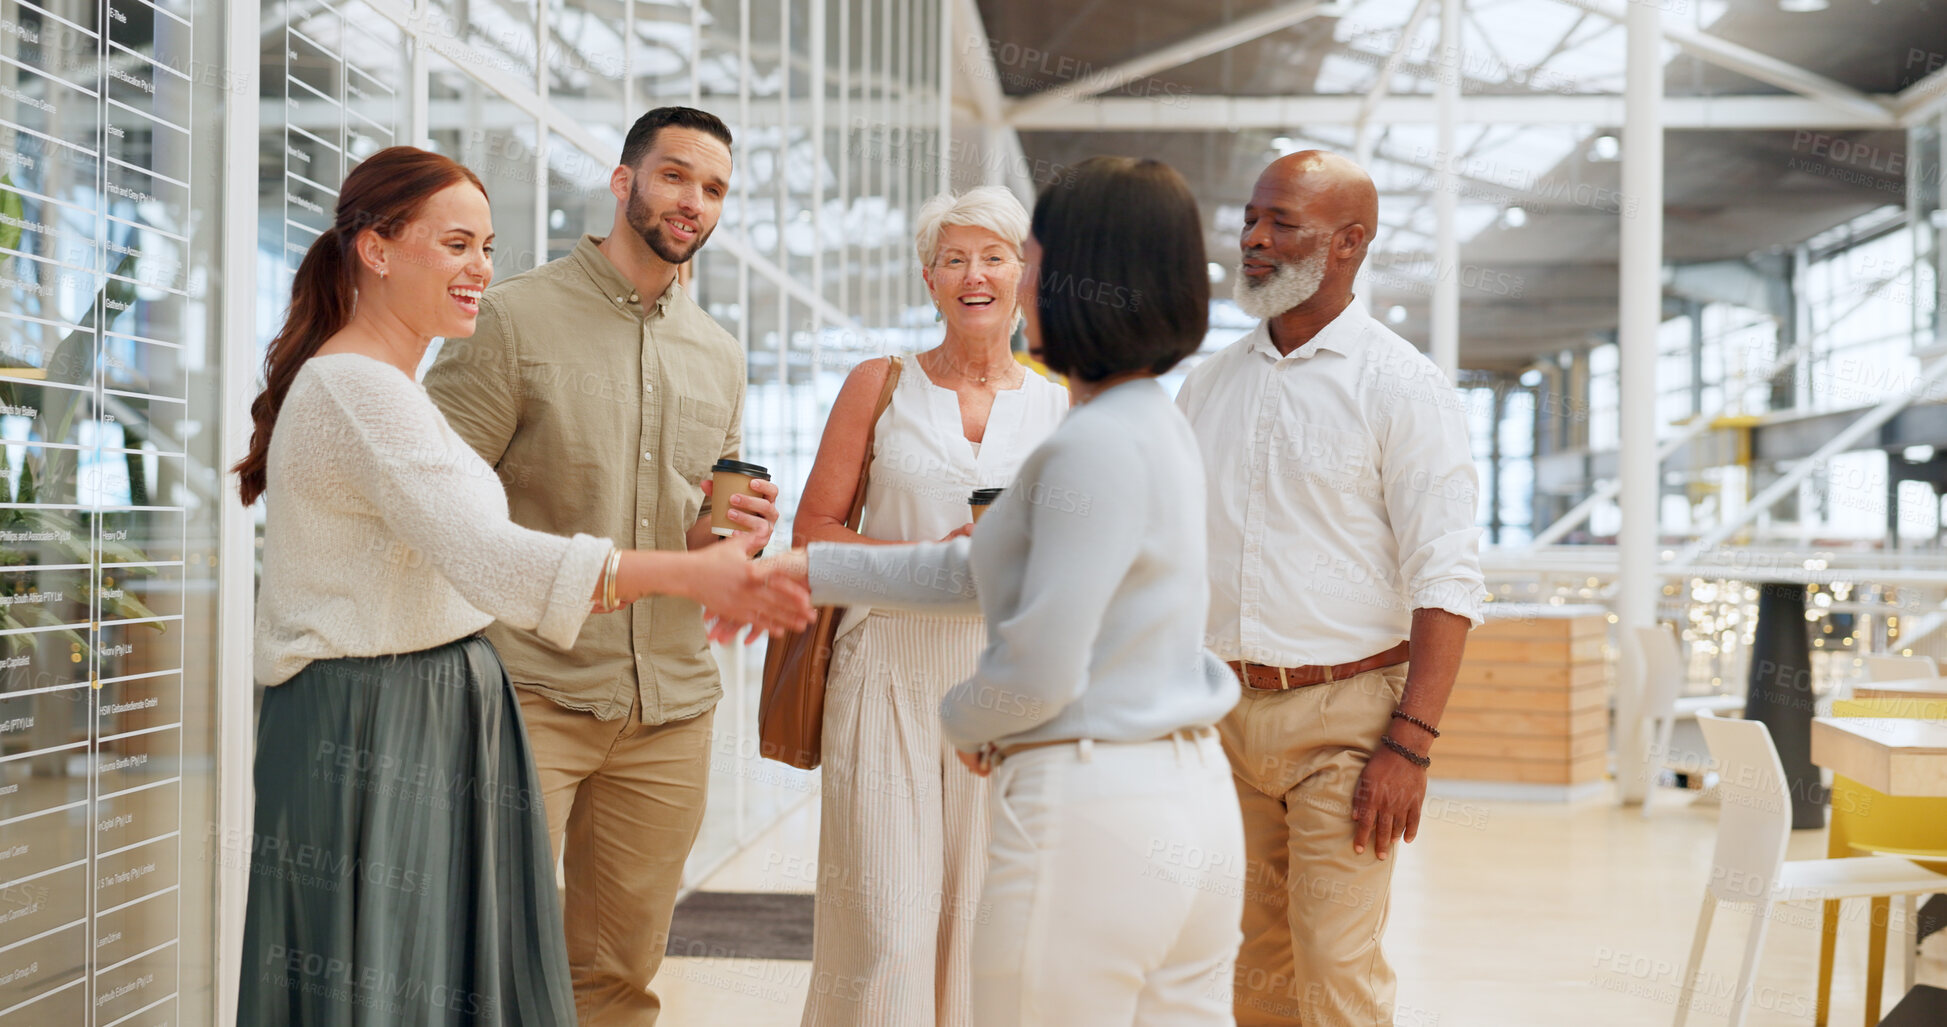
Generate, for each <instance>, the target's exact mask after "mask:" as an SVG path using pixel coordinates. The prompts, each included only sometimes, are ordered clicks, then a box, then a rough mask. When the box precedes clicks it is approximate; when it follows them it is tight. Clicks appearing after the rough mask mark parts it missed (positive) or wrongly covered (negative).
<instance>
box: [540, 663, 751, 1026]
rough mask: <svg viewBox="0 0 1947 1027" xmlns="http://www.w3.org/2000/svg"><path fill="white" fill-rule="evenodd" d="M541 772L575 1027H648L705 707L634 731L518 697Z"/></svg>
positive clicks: (683, 853) (691, 824) (689, 821)
mask: <svg viewBox="0 0 1947 1027" xmlns="http://www.w3.org/2000/svg"><path fill="white" fill-rule="evenodd" d="M516 691H517V692H518V693H519V695H520V700H521V714H522V716H523V717H525V718H526V720H527V736H528V739H529V741H530V742H531V743H532V746H533V749H534V763H535V766H536V769H538V770H539V771H540V779H541V794H542V797H543V802H544V803H545V804H546V806H547V811H548V838H549V839H550V840H551V841H552V842H553V843H554V854H555V856H556V858H559V859H561V860H562V862H563V864H564V870H565V874H566V877H567V886H568V887H567V891H568V895H567V901H566V903H565V904H564V907H563V915H564V919H565V920H566V921H567V935H568V968H569V971H570V972H571V973H572V974H573V976H574V982H575V1012H576V1014H577V1015H578V1016H579V1018H580V1020H581V1024H582V1027H610V1025H621V1024H627V1025H629V1027H649V1025H653V1024H654V1023H655V1022H656V1017H657V1016H658V1015H659V1014H660V1013H661V1011H662V1000H661V999H659V998H657V997H656V993H655V992H653V991H651V990H650V989H649V982H650V981H651V980H652V979H653V978H654V977H655V976H656V969H657V968H658V967H660V966H661V965H662V961H663V951H664V950H665V949H666V948H667V947H668V944H669V920H670V916H671V915H672V914H673V913H674V912H675V908H676V892H677V890H678V889H679V888H680V887H681V886H682V883H683V863H684V862H685V861H686V860H687V859H688V858H689V854H690V846H691V845H693V844H695V842H696V834H697V831H698V830H699V829H700V828H701V827H702V825H703V800H704V796H705V794H706V792H707V791H708V787H709V781H710V758H709V757H710V725H711V723H712V721H713V720H714V719H715V712H716V711H715V710H711V711H709V712H706V713H703V714H701V715H699V716H696V717H691V718H690V719H688V720H679V721H675V722H673V723H668V724H644V723H642V722H641V720H640V719H639V718H638V716H637V711H636V709H635V708H631V709H630V710H629V714H628V715H627V716H625V717H623V718H621V719H620V720H597V719H596V718H595V715H594V714H592V713H585V712H583V711H581V710H571V709H568V708H567V707H564V706H561V705H558V704H556V703H555V702H553V701H552V700H549V699H547V698H545V697H543V696H541V695H539V694H537V693H535V692H531V691H529V690H527V689H524V688H521V689H516Z"/></svg>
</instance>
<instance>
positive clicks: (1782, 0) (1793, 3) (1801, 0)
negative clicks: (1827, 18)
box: [1778, 0, 1831, 14]
mask: <svg viewBox="0 0 1947 1027" xmlns="http://www.w3.org/2000/svg"><path fill="white" fill-rule="evenodd" d="M1829 6H1831V5H1830V4H1828V3H1827V2H1826V0H1778V9H1779V10H1781V11H1784V12H1785V13H1787V14H1811V13H1812V12H1814V11H1823V10H1825V9H1826V8H1827V7H1829Z"/></svg>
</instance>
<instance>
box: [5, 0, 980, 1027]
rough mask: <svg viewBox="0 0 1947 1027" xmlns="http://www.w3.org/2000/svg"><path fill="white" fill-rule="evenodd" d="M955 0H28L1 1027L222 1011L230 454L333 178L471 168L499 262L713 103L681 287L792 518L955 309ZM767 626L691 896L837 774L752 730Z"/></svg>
mask: <svg viewBox="0 0 1947 1027" xmlns="http://www.w3.org/2000/svg"><path fill="white" fill-rule="evenodd" d="M939 16H940V10H939V5H937V4H935V3H932V2H930V0H928V2H925V3H920V4H912V3H908V2H905V0H697V2H694V3H692V2H650V0H417V2H412V3H399V2H394V0H347V2H334V0H283V2H276V3H265V4H261V5H224V4H219V3H216V2H215V0H0V332H3V333H4V334H0V1027H12V1025H15V1024H21V1025H26V1024H36V1025H38V1024H62V1025H70V1024H72V1025H80V1027H112V1025H115V1024H121V1023H140V1024H143V1025H151V1024H175V1023H192V1024H205V1023H211V1022H227V1020H228V1019H229V1011H230V1010H231V1008H232V1006H233V996H234V988H235V973H236V969H235V967H234V958H235V949H236V946H237V945H238V944H239V942H240V937H239V935H238V933H237V931H238V926H239V924H240V922H241V901H240V900H241V896H242V882H243V881H244V880H245V873H246V871H247V869H248V866H249V860H250V857H251V845H250V843H249V838H250V833H249V824H248V805H247V789H248V781H249V773H250V760H251V753H250V743H249V739H250V737H251V735H252V733H253V732H254V720H253V716H252V710H253V693H254V690H253V689H252V687H251V684H250V667H249V655H250V652H249V639H250V632H251V596H250V593H251V591H252V587H251V586H252V563H253V560H252V552H251V549H252V533H251V526H252V525H253V524H254V523H256V522H257V521H258V520H259V519H260V517H261V513H260V512H259V511H246V510H244V509H243V508H242V507H241V506H239V505H238V504H237V503H236V501H235V499H234V493H233V492H231V491H229V489H228V487H227V478H226V476H225V474H224V473H223V469H224V468H225V467H226V466H227V465H228V464H229V463H230V462H231V461H233V460H234V459H236V457H237V456H238V455H240V451H241V446H242V445H243V443H244V441H245V440H247V437H248V432H249V422H248V416H247V410H246V406H247V402H248V400H249V398H250V396H251V395H253V394H254V392H255V388H256V381H257V375H258V368H259V366H260V363H261V359H262V346H263V344H264V343H265V342H266V341H267V340H268V339H269V338H270V336H271V334H272V333H273V332H274V330H275V328H276V326H277V324H278V322H279V320H280V318H281V317H282V314H283V309H284V306H285V304H286V303H287V301H288V298H289V289H290V280H291V275H292V272H293V271H294V270H295V268H296V267H297V264H298V262H299V261H300V260H301V259H302V257H303V254H304V251H305V249H306V248H307V247H308V246H309V245H310V243H311V242H312V240H314V239H315V238H316V237H317V236H318V234H319V233H320V232H321V231H322V230H323V228H324V227H325V226H326V225H328V224H329V223H330V217H331V211H332V208H333V205H334V204H335V203H336V199H337V189H338V187H339V185H340V184H341V183H342V182H343V180H344V176H345V174H346V173H347V172H348V171H349V170H350V169H351V168H353V167H355V166H356V165H357V163H358V162H359V161H360V160H362V159H364V158H365V157H367V156H369V155H370V154H371V153H373V152H375V151H377V150H378V149H380V148H382V147H385V146H389V145H392V144H395V143H415V144H418V145H422V146H428V147H431V148H434V149H437V150H439V151H441V152H443V153H446V154H449V155H450V156H453V157H455V158H456V159H458V160H460V161H462V162H464V163H466V164H467V165H468V166H470V167H472V168H473V169H474V170H475V171H476V172H477V173H479V174H480V176H481V178H482V179H483V180H484V181H485V182H486V184H487V187H488V189H489V191H490V193H491V195H492V198H493V203H494V215H495V227H496V229H497V231H498V233H499V236H500V239H499V247H498V254H499V259H498V260H497V262H496V263H497V268H496V270H497V273H498V274H499V275H501V276H503V277H505V276H508V275H511V274H514V273H517V272H519V271H522V270H525V269H527V268H530V267H533V266H534V265H536V264H538V263H541V262H543V261H546V260H549V259H552V258H556V257H560V256H562V255H564V254H566V253H567V252H568V251H569V250H570V249H571V248H572V247H573V246H574V244H575V242H576V240H577V239H579V238H580V236H581V235H582V234H583V233H596V234H600V233H603V232H606V231H607V230H608V227H609V224H610V220H611V217H612V214H613V209H614V201H613V198H612V197H611V196H610V195H609V192H608V184H607V183H608V173H609V171H610V169H611V168H612V167H613V165H614V161H615V160H616V158H617V155H618V154H619V151H620V148H621V143H622V138H623V134H624V132H626V130H627V128H628V126H629V124H630V123H631V122H632V121H633V120H634V119H635V118H636V117H637V116H638V115H640V114H641V113H642V112H643V111H645V110H647V109H648V108H650V107H653V106H657V105H661V104H669V103H685V104H695V105H698V106H701V107H704V108H706V109H708V110H711V111H713V112H714V113H716V114H718V115H719V116H721V117H722V118H723V119H724V120H725V121H726V122H728V123H729V124H730V126H731V128H732V131H733V132H734V133H735V135H736V139H737V142H736V146H735V150H734V155H733V156H734V159H735V175H734V180H733V183H732V196H731V198H730V201H729V202H728V204H727V205H726V209H725V212H724V217H723V221H722V224H721V225H720V226H719V228H718V230H717V232H716V234H715V236H714V237H713V238H712V239H711V240H710V242H709V244H708V245H707V246H706V248H705V249H704V251H703V254H702V255H701V257H700V258H699V259H698V260H697V261H696V263H695V265H694V267H693V268H692V269H691V271H690V284H689V287H690V288H691V289H692V291H693V292H694V294H695V295H696V297H697V298H698V300H699V301H700V302H701V303H702V304H703V305H704V307H705V308H706V309H707V310H708V311H709V312H710V313H711V314H712V315H713V316H715V317H716V318H717V319H718V320H719V321H720V322H722V324H723V325H724V327H725V328H727V329H729V330H730V331H731V332H733V333H734V334H735V335H736V336H737V338H738V339H739V340H740V341H742V342H743V343H744V345H745V347H746V349H747V350H748V352H749V355H750V357H749V366H750V380H751V391H750V396H749V400H748V403H747V406H746V415H745V416H746V423H745V437H746V440H747V442H746V456H747V458H748V459H751V460H754V461H756V462H759V463H763V464H766V465H768V466H769V467H771V468H772V470H773V472H774V474H775V476H776V479H777V480H778V482H779V484H780V485H781V486H782V488H783V489H784V492H785V500H786V504H785V505H786V509H791V508H792V507H793V506H794V505H795V502H796V499H797V494H798V492H799V490H800V489H801V487H802V484H803V480H804V477H805V475H806V473H807V472H808V471H809V465H810V457H811V454H812V452H813V451H814V449H815V447H816V444H817V435H818V432H819V429H820V428H821V426H822V425H823V421H824V415H825V412H826V411H827V410H828V409H829V406H830V403H831V400H832V398H833V397H834V396H835V395H836V392H837V388H838V384H839V382H840V381H841V380H842V378H843V374H844V372H845V371H846V370H848V369H849V368H850V366H851V365H852V364H853V363H855V362H857V361H858V360H860V359H863V358H865V357H867V356H871V355H874V354H878V353H883V352H887V351H889V350H893V349H902V348H904V349H910V348H912V340H913V338H914V335H915V332H916V331H921V330H923V329H926V328H930V326H931V317H930V312H929V311H927V309H926V308H927V304H926V303H925V294H924V290H923V288H922V287H921V284H920V281H919V276H918V273H917V268H916V267H915V266H914V260H913V257H912V255H911V249H910V241H909V239H910V222H911V211H912V210H913V209H914V208H916V207H917V205H918V204H919V203H920V202H922V201H923V200H924V199H925V197H926V196H927V195H929V194H930V193H931V191H932V189H933V188H934V184H935V183H937V182H938V181H939V169H938V168H937V166H936V165H935V164H934V163H933V161H934V160H935V159H936V156H937V155H938V154H939V153H940V152H941V151H942V149H943V148H942V147H941V146H940V143H939V140H938V139H937V132H938V126H939V125H940V123H941V120H942V119H941V113H942V105H943V104H944V102H945V98H944V97H942V96H941V95H940V92H939V90H938V88H937V80H938V63H937V62H938V61H939V60H940V58H941V48H940V46H939V43H938V39H939V21H938V18H939ZM253 56H254V62H253ZM253 132H254V134H255V138H254V139H253V138H251V136H252V134H253ZM253 158H254V159H253ZM253 180H254V195H255V203H254V205H253V203H252V202H251V199H250V197H251V195H252V189H253ZM253 207H254V209H253ZM253 242H254V246H253ZM226 285H228V286H230V288H227V289H226V288H225V286H226ZM788 529H789V526H788V525H787V526H786V532H787V533H788ZM762 652H763V650H762V647H761V646H757V647H752V648H749V649H737V650H725V651H723V652H722V653H721V654H720V655H721V658H722V663H723V665H724V671H725V681H726V692H727V694H726V697H725V699H724V704H723V706H722V708H721V712H720V714H719V716H718V718H717V722H716V723H717V739H716V744H715V751H714V753H713V758H712V770H713V778H712V795H711V800H710V807H709V814H708V817H707V818H706V824H705V828H704V832H703V837H702V838H701V840H700V841H699V842H698V845H697V847H696V850H695V853H694V855H693V859H692V861H691V867H690V878H691V882H692V883H694V882H695V881H696V880H698V879H700V878H701V876H702V875H703V874H705V873H706V872H707V871H708V869H709V868H711V867H713V866H714V865H716V864H718V863H720V862H721V861H722V860H723V859H725V858H727V857H728V856H729V855H730V854H731V853H732V852H734V851H735V849H736V848H737V847H738V846H739V845H740V844H741V843H743V842H745V841H747V840H749V839H750V838H751V837H753V836H754V835H755V834H756V833H757V832H758V831H760V830H762V829H763V827H764V826H766V825H767V824H768V823H770V822H771V821H772V820H774V819H775V818H776V817H777V816H778V815H779V814H780V813H782V812H783V811H785V810H786V809H788V808H789V807H790V806H791V805H792V804H793V803H795V802H796V801H798V800H800V799H802V798H804V797H806V796H808V795H809V794H810V793H811V790H812V789H814V788H815V786H816V779H815V777H813V776H812V775H805V774H799V773H797V772H794V771H789V770H787V769H785V768H782V767H779V766H777V765H775V764H766V763H764V762H763V761H761V760H760V759H759V758H758V757H757V755H756V752H757V746H756V740H755V721H756V704H757V693H756V688H757V670H758V668H759V666H760V665H761V662H762ZM226 964H229V967H228V969H227V971H225V970H221V969H220V968H223V967H224V966H225V965H226Z"/></svg>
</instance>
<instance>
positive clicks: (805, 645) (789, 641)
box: [757, 357, 902, 770]
mask: <svg viewBox="0 0 1947 1027" xmlns="http://www.w3.org/2000/svg"><path fill="white" fill-rule="evenodd" d="M889 359H890V361H891V367H890V368H889V369H888V370H887V371H886V384H885V386H884V387H882V388H881V389H880V390H879V402H878V404H877V405H876V406H874V407H873V409H872V421H871V426H870V427H868V428H867V429H866V434H865V463H864V465H863V466H861V467H860V468H859V484H858V490H857V491H855V492H854V493H852V514H851V516H849V517H847V518H845V526H846V527H847V528H849V529H851V530H853V531H857V530H859V524H860V523H861V518H863V517H864V515H865V483H866V477H867V475H868V474H869V473H870V472H871V470H872V447H873V442H874V436H875V435H877V434H878V428H879V418H880V416H881V415H883V414H884V413H885V412H886V407H887V406H889V405H891V403H892V388H893V386H895V385H897V384H899V372H900V370H901V366H902V362H901V361H900V359H899V358H898V357H891V358H889ZM844 618H845V608H844V607H842V606H839V607H824V608H822V609H820V610H819V611H818V618H817V619H816V620H814V621H812V622H811V626H810V627H808V628H806V629H805V630H803V631H793V632H790V633H789V634H786V635H785V636H784V637H783V638H774V639H772V640H771V642H770V645H769V647H768V648H767V649H766V650H765V652H764V690H763V692H762V694H761V697H760V698H759V699H758V701H757V740H758V743H759V751H760V752H761V753H762V754H763V756H764V758H765V759H767V760H776V761H778V762H779V763H788V764H790V765H791V766H794V767H797V768H798V769H799V770H814V769H816V768H817V766H818V761H819V759H820V758H821V757H822V756H823V755H824V730H825V677H826V675H827V674H829V673H830V671H831V663H832V643H833V642H834V641H835V640H836V639H837V636H838V622H839V621H841V620H843V619H844Z"/></svg>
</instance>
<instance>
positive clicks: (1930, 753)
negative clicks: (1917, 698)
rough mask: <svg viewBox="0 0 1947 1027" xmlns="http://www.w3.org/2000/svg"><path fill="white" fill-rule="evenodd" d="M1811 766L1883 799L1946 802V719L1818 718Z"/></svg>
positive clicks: (1814, 726)
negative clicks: (1922, 798) (1899, 797)
mask: <svg viewBox="0 0 1947 1027" xmlns="http://www.w3.org/2000/svg"><path fill="white" fill-rule="evenodd" d="M1812 762H1813V763H1816V764H1818V765H1819V766H1821V767H1825V768H1827V769H1829V770H1831V771H1832V772H1833V773H1835V774H1844V775H1845V776H1847V777H1849V778H1852V779H1853V780H1854V781H1857V782H1859V783H1860V784H1862V785H1865V786H1866V787H1868V788H1871V789H1872V790H1874V791H1876V792H1879V793H1881V794H1882V795H1907V796H1931V797H1934V798H1947V720H1903V719H1894V718H1890V717H1817V718H1814V719H1813V721H1812Z"/></svg>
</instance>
